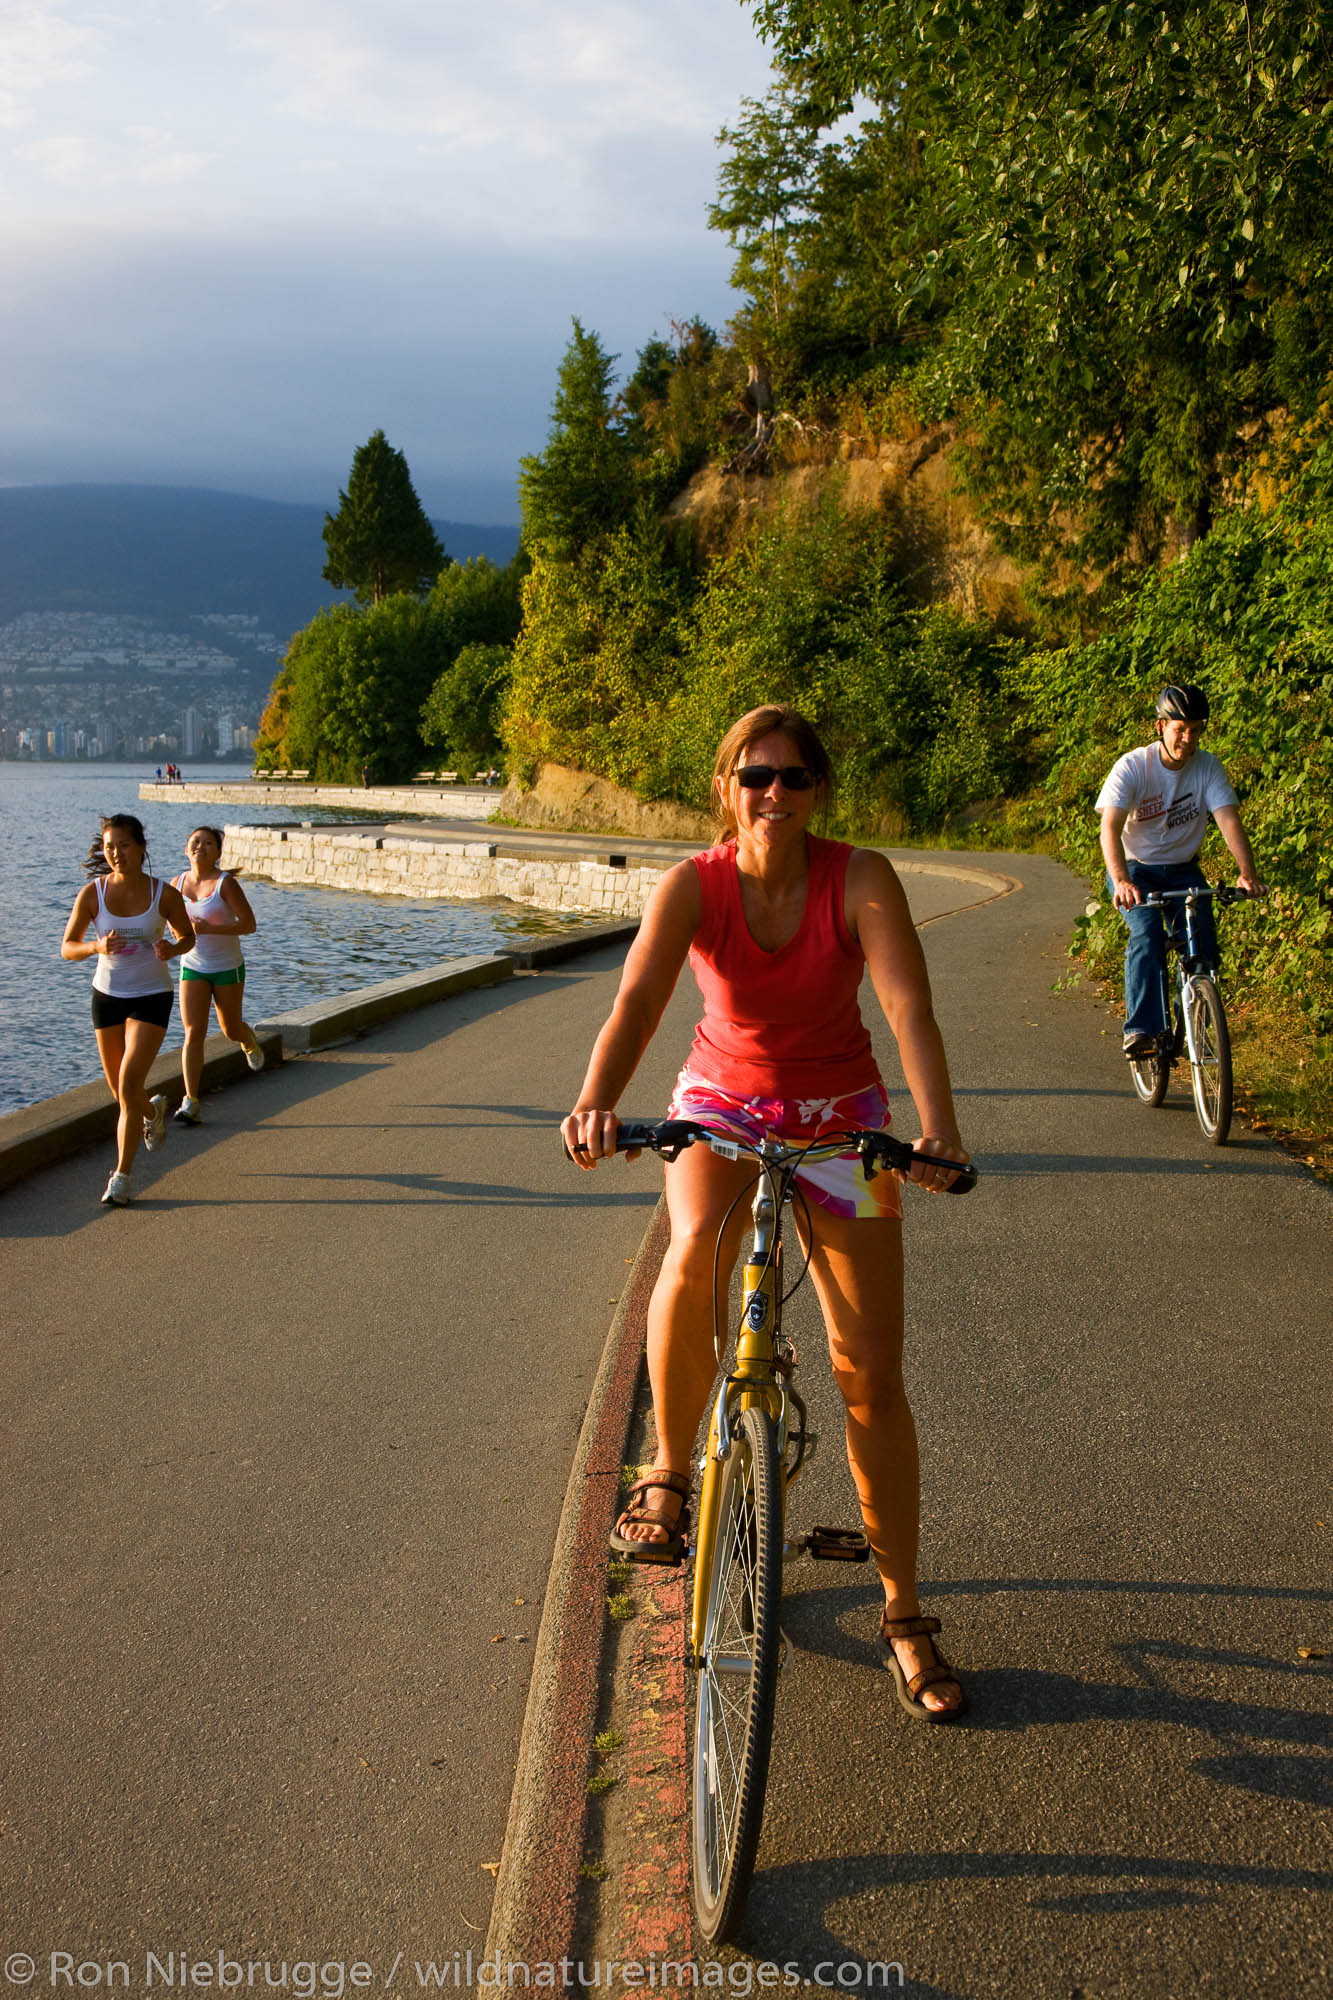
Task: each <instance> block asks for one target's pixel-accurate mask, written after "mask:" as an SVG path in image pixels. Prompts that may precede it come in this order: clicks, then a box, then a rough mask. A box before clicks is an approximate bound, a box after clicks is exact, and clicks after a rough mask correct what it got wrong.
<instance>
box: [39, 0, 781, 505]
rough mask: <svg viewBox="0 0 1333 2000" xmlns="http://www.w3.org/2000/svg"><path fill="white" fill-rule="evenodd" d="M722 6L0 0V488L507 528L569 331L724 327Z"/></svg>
mask: <svg viewBox="0 0 1333 2000" xmlns="http://www.w3.org/2000/svg"><path fill="white" fill-rule="evenodd" d="M768 80H769V65H768V57H767V54H766V53H765V51H764V49H763V47H762V46H761V45H760V43H759V42H758V41H757V39H756V37H755V35H754V32H753V28H752V26H751V23H750V17H749V14H748V12H747V10H746V9H745V8H744V7H742V6H741V5H740V4H739V0H0V176H2V178H0V261H2V263H3V268H4V272H5V294H6V296H5V301H4V309H3V314H2V315H0V484H4V485H15V484H29V483H39V484H48V483H53V482H58V481H65V480H98V481H102V480H135V481H152V482H156V481H169V482H179V483H182V484H191V485H201V486H219V487H225V488H228V489H230V490H232V491H235V492H247V493H256V494H262V495H265V496H267V497H270V498H274V499H288V500H317V501H319V502H321V503H324V504H328V503H329V502H330V501H331V500H332V499H334V498H335V497H336V489H337V487H338V486H340V485H342V484H343V483H344V482H345V479H346V474H347V469H348V466H349V464H350V462H351V455H352V452H353V450H354V449H355V447H356V446H357V445H358V444H360V443H362V442H363V441H364V439H365V438H366V437H367V436H368V435H369V434H370V432H371V431H372V430H374V429H376V428H377V427H378V428H382V429H383V430H385V431H386V432H387V434H388V436H389V438H390V441H391V442H392V443H394V444H396V445H397V446H399V447H400V449H402V450H403V451H405V452H406V454H407V458H408V462H409V464H410V465H411V467H412V472H413V476H414V478H415V480H416V484H417V489H418V491H419V492H420V494H421V497H422V499H423V501H424V502H425V504H426V506H427V507H428V508H429V510H430V511H431V512H432V513H434V514H437V515H443V516H446V517H450V518H452V519H455V520H486V521H501V520H514V519H516V518H517V503H516V500H515V496H514V472H515V466H516V463H517V460H518V458H519V456H520V455H521V454H522V453H523V452H525V451H532V450H536V449H540V447H541V444H542V442H543V439H544V437H545V434H546V426H547V420H548V415H549V410H550V404H551V397H552V393H553V390H554V386H555V369H556V366H557V363H558V361H559V358H560V355H561V353H562V352H563V350H564V347H565V344H566V342H567V340H568V338H569V322H570V318H571V316H572V315H574V314H577V315H578V316H579V318H580V319H581V320H582V321H583V322H584V324H585V325H587V326H591V327H593V328H595V329H596V330H597V331H598V333H599V334H600V335H601V336H602V339H603V341H604V342H605V344H606V345H607V347H608V348H609V349H611V350H612V351H613V352H619V353H620V354H621V355H622V357H623V358H624V360H625V362H627V363H629V364H631V365H632V361H633V356H634V354H635V352H636V350H637V349H638V348H639V347H641V346H642V345H643V343H644V342H645V340H647V339H648V338H650V336H651V335H653V334H654V333H665V332H666V331H667V328H668V323H669V321H670V320H671V319H672V318H673V317H676V318H688V317H690V316H691V315H692V314H694V313H696V312H697V313H700V314H701V315H702V316H703V317H704V318H705V319H707V320H709V321H711V322H712V323H713V324H714V325H718V326H720V325H722V324H723V323H724V322H725V321H726V319H727V318H728V317H729V315H730V313H731V312H732V311H733V310H734V308H735V304H736V294H734V293H733V292H732V291H731V290H730V287H729V285H728V282H727V280H728V273H729V270H730V265H731V253H730V250H729V249H728V246H727V244H726V242H725V241H724V240H723V239H722V238H720V237H718V236H716V235H715V234H714V233H713V232H712V231H710V230H709V229H708V228H707V226H706V222H705V217H704V211H705V208H706V205H707V203H708V202H709V200H710V199H711V198H712V197H713V194H714V191H715V185H716V174H717V165H718V160H719V154H718V151H717V147H716V145H715V135H716V133H717V130H718V128H719V127H720V126H721V125H722V124H723V123H725V122H727V121H728V120H730V119H732V118H733V117H734V115H735V112H736V109H737V106H738V104H739V101H740V99H741V98H742V97H743V96H752V97H756V96H762V94H763V92H764V90H765V89H766V88H767V84H768Z"/></svg>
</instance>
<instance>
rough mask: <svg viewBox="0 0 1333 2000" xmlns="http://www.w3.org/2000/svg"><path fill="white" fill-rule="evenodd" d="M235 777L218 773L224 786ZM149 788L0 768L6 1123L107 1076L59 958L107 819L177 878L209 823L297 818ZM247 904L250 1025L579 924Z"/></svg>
mask: <svg viewBox="0 0 1333 2000" xmlns="http://www.w3.org/2000/svg"><path fill="white" fill-rule="evenodd" d="M234 768H235V767H228V766H223V767H221V770H220V775H226V774H228V772H229V771H231V770H234ZM152 776H153V771H152V769H151V768H150V767H148V766H143V765H138V764H133V765H131V764H56V763H50V764H47V763H43V764H8V763H0V1019H2V1020H3V1025H4V1032H3V1034H2V1035H0V1112H3V1111H14V1110H16V1109H18V1108H19V1107H20V1106H22V1105H25V1104H35V1103H36V1102H37V1101H38V1099H39V1098H43V1097H53V1096H55V1094H56V1093H57V1092H58V1091H62V1090H69V1089H71V1088H72V1087H73V1086H74V1085H75V1084H79V1083H90V1082H92V1081H94V1080H95V1079H96V1078H98V1077H100V1076H101V1073H102V1072H101V1066H100V1064H99V1063H98V1060H97V1045H96V1042H95V1041H94V1039H93V1030H92V1021H91V1018H90V1012H89V1008H90V1002H89V997H88V995H89V991H90V988H91V985H92V965H91V963H88V964H79V965H67V964H66V963H65V961H64V960H63V959H62V958H61V956H60V940H61V937H62V936H63V934H64V929H65V925H66V923H67V921H68V919H69V913H70V909H71V906H72V905H73V902H74V898H75V896H76V895H77V894H78V892H79V889H80V887H81V886H82V884H83V882H84V879H85V877H84V873H83V861H84V857H85V856H86V854H87V852H88V845H89V842H90V841H91V840H92V839H93V838H94V837H95V836H96V834H97V832H98V819H99V816H100V815H101V814H102V813H113V812H131V813H136V814H137V815H138V817H139V818H140V819H141V820H142V821H143V823H144V831H145V832H146V833H147V835H148V852H149V860H150V864H151V866H152V868H153V870H154V872H155V873H157V874H161V875H165V876H167V877H168V878H170V877H174V876H176V875H178V874H179V873H180V872H181V871H182V869H184V868H185V867H186V865H187V863H186V859H185V851H184V850H185V841H186V838H187V836H188V835H189V833H190V832H191V830H192V829H193V828H194V827H196V826H198V825H199V823H200V821H201V820H212V821H215V822H216V823H218V824H220V823H221V822H222V820H223V819H224V818H230V819H231V820H232V822H233V823H234V824H239V823H241V822H243V821H248V822H250V823H251V824H259V823H268V822H272V821H275V820H276V821H288V822H290V821H291V820H292V819H293V818H294V817H295V816H296V815H295V813H294V810H293V808H292V807H291V806H285V807H283V806H272V807H266V806H234V807H232V808H230V809H229V810H227V809H224V808H223V807H221V806H214V807H210V806H200V805H185V804H182V805H157V804H153V805H148V804H141V803H140V800H139V786H140V784H141V783H142V782H143V781H144V780H145V779H148V778H151V777H152ZM301 817H302V818H306V819H310V820H312V821H316V822H319V823H321V824H326V823H327V824H331V823H335V822H338V821H343V822H347V821H352V820H355V819H356V818H357V817H358V815H356V814H354V813H341V812H334V811H330V810H323V809H318V808H312V809H305V810H303V811H302V814H301ZM224 859H225V856H224ZM245 892H246V895H247V896H248V897H249V899H250V903H251V907H252V908H253V910H254V913H255V917H256V920H257V923H258V929H257V931H256V932H255V935H254V936H253V937H249V938H247V939H246V940H245V946H244V949H245V961H246V982H245V996H246V1000H245V1011H246V1017H247V1019H248V1020H251V1021H261V1020H265V1019H267V1018H268V1017H270V1016H271V1015H274V1014H281V1013H283V1012H285V1011H286V1010H287V1009H288V1008H290V1007H300V1006H304V1005H305V1004H307V1003H308V1002H309V1001H312V1000H319V999H323V998H326V997H328V996H330V995H332V994H335V993H348V992H351V991H352V990H353V989H354V988H356V987H358V986H370V985H373V984H374V983H375V981H377V980H380V979H393V978H395V977H397V975H398V974H399V973H403V972H416V971H419V970H420V969H421V968H422V967H424V966H427V965H434V964H435V963H437V961H438V960H440V959H442V958H458V957H461V956H463V955H465V954H467V953H472V952H490V951H507V950H512V949H514V948H515V947H516V946H517V945H518V943H519V942H520V941H521V940H522V939H525V938H530V937H534V936H550V935H552V934H553V933H555V932H558V931H561V930H566V929H569V928H571V927H572V925H573V924H574V923H576V922H577V921H579V920H571V919H569V918H564V917H559V916H556V915H554V914H552V913H550V912H548V911H545V910H532V909H529V908H528V907H527V906H526V905H524V904H521V903H510V902H506V901H504V900H496V901H491V902H484V903H449V902H441V901H437V900H430V901H425V900H422V901H416V900H409V899H407V898H406V897H396V896H393V897H391V896H355V895H347V894H345V893H343V892H342V891H341V890H336V889H288V888H279V887H277V886H276V885H275V884H273V883H269V882H258V881H247V882H246V883H245ZM583 921H586V919H585V920H583ZM180 1039H181V1030H180V1020H179V1015H178V1013H176V1012H173V1016H172V1025H171V1027H170V1028H169V1029H168V1030H167V1039H166V1041H165V1043H164V1044H163V1047H164V1048H166V1049H170V1048H177V1047H179V1045H180Z"/></svg>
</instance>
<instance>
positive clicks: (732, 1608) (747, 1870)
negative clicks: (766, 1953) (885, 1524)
mask: <svg viewBox="0 0 1333 2000" xmlns="http://www.w3.org/2000/svg"><path fill="white" fill-rule="evenodd" d="M780 1479H781V1471H780V1467H779V1465H778V1452H777V1438H776V1434H775V1431H774V1427H773V1419H772V1418H771V1417H770V1416H769V1414H768V1412H767V1411H766V1410H763V1409H749V1410H745V1411H743V1412H742V1413H741V1416H740V1418H739V1420H738V1422H737V1425H736V1428H735V1430H734V1431H733V1433H732V1443H731V1452H730V1454H729V1456H728V1458H727V1461H726V1464H725V1465H724V1466H723V1468H722V1490H721V1494H720V1497H719V1500H718V1518H717V1534H716V1537H715V1540H714V1543H713V1555H712V1561H711V1564H710V1566H709V1573H708V1577H707V1590H708V1608H707V1611H706V1612H705V1615H704V1623H703V1658H702V1659H701V1660H700V1661H699V1662H698V1667H699V1680H698V1699H697V1703H696V1707H695V1717H694V1782H693V1820H694V1828H693V1860H694V1908H695V1913H696V1915H697V1917H698V1920H699V1928H700V1930H701V1931H702V1933H703V1935H704V1938H705V1939H706V1940H707V1942H708V1943H709V1944H719V1943H721V1942H723V1941H724V1940H725V1939H727V1938H729V1937H731V1936H732V1935H733V1933H734V1932H735V1929H736V1926H737V1925H738V1924H739V1922H740V1919H741V1914H742V1912H743V1910H744V1908H745V1899H746V1897H747V1895H748V1894H749V1891H750V1878H751V1876H752V1874H753V1873H754V1857H755V1850H756V1848H757V1847H758V1845H759V1827H760V1823H761V1822H762V1820H763V1817H764V1791H765V1788H766V1786H767V1784H768V1754H769V1748H770V1745H771V1743H772V1737H773V1701H774V1696H775V1695H776V1692H777V1680H778V1662H779V1651H780V1647H781V1635H780V1633H779V1629H778V1602H779V1598H780V1595H781V1588H782V1499H781V1488H780Z"/></svg>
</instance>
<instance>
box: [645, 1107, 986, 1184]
mask: <svg viewBox="0 0 1333 2000" xmlns="http://www.w3.org/2000/svg"><path fill="white" fill-rule="evenodd" d="M696 1141H702V1143H703V1144H704V1145H712V1144H714V1142H720V1143H721V1144H723V1145H726V1146H728V1147H735V1148H737V1149H739V1150H740V1151H743V1152H748V1153H750V1154H752V1155H753V1156H754V1157H755V1158H758V1154H757V1152H756V1149H755V1148H754V1147H753V1146H752V1145H750V1144H749V1142H748V1141H747V1140H744V1139H725V1138H723V1136H722V1134H720V1133H718V1132H713V1131H710V1130H709V1128H708V1126H706V1125H699V1124H696V1122H695V1121H694V1120H693V1119H692V1118H663V1119H659V1120H657V1121H656V1122H655V1123H643V1122H640V1121H638V1120H636V1119H624V1120H622V1122H621V1124H620V1128H619V1130H618V1132H617V1134H616V1151H617V1152H618V1153H628V1152H632V1151H634V1150H635V1149H636V1148H640V1147H641V1148H643V1149H644V1150H645V1151H647V1152H651V1153H658V1154H660V1155H661V1157H662V1158H663V1159H664V1160H675V1159H678V1158H679V1156H680V1154H681V1153H682V1152H683V1151H684V1149H685V1147H686V1146H692V1145H694V1144H695V1142H696ZM853 1147H855V1150H856V1151H857V1152H858V1153H859V1154H860V1156H861V1165H862V1168H863V1170H864V1172H865V1176H866V1179H867V1180H869V1178H870V1176H871V1174H872V1173H873V1172H874V1171H875V1169H876V1168H877V1167H896V1168H897V1169H898V1170H899V1171H900V1172H902V1173H907V1172H909V1171H910V1169H911V1167H912V1164H913V1162H914V1161H919V1162H920V1163H921V1165H922V1166H932V1167H944V1168H946V1169H947V1170H949V1171H951V1172H953V1173H956V1174H957V1175H958V1179H957V1180H956V1181H954V1182H953V1184H952V1186H950V1187H948V1188H946V1189H945V1190H944V1192H945V1193H946V1194H968V1193H970V1191H971V1190H972V1189H973V1188H974V1187H975V1186H976V1184H977V1169H976V1167H974V1166H973V1165H972V1164H971V1163H970V1162H967V1163H965V1162H964V1161H962V1160H943V1159H940V1158H938V1157H937V1156H936V1155H935V1154H933V1153H918V1152H916V1151H915V1149H914V1148H913V1147H912V1146H910V1145H909V1144H908V1142H907V1141H906V1140H905V1139H895V1138H894V1136H893V1134H892V1133H891V1132H867V1131H864V1130H862V1129H860V1128H857V1129H856V1130H855V1131H848V1132H839V1133H835V1134H832V1135H831V1136H830V1138H829V1139H827V1140H822V1141H821V1140H817V1141H816V1142H815V1143H814V1145H812V1146H793V1147H791V1148H790V1155H791V1158H792V1159H801V1158H805V1157H808V1156H810V1155H812V1154H813V1155H815V1156H816V1157H821V1156H823V1157H827V1158H829V1159H832V1158H833V1157H834V1155H835V1154H837V1153H846V1152H850V1151H851V1150H852V1149H853Z"/></svg>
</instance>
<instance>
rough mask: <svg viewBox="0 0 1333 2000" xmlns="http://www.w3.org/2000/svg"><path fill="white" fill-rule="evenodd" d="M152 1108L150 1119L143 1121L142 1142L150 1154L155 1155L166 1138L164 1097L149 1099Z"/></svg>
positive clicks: (165, 1104) (165, 1101)
mask: <svg viewBox="0 0 1333 2000" xmlns="http://www.w3.org/2000/svg"><path fill="white" fill-rule="evenodd" d="M148 1102H149V1103H150V1104H151V1105H152V1107H153V1115H152V1117H151V1118H145V1119H144V1121H143V1142H144V1144H145V1146H147V1148H148V1150H149V1152H150V1153H155V1152H156V1151H157V1149H158V1147H159V1146H161V1145H163V1144H164V1143H165V1141H166V1136H167V1100H166V1098H165V1097H160V1096H159V1097H150V1098H149V1100H148Z"/></svg>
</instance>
